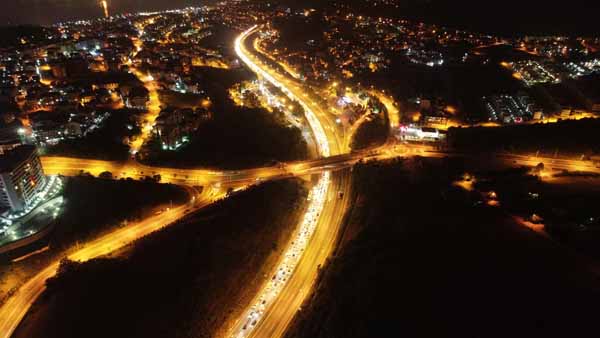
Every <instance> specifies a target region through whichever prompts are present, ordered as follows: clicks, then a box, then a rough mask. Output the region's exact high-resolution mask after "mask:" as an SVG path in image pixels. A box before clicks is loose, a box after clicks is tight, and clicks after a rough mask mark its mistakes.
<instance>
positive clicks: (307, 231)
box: [231, 172, 331, 338]
mask: <svg viewBox="0 0 600 338" xmlns="http://www.w3.org/2000/svg"><path fill="white" fill-rule="evenodd" d="M330 183H331V174H330V173H329V172H325V173H324V174H323V175H322V177H321V179H320V180H319V182H318V183H317V185H315V186H314V187H313V188H312V189H311V191H310V194H309V196H308V199H309V201H310V204H309V205H308V209H307V212H306V213H305V214H304V218H303V219H302V221H301V223H300V226H299V227H298V229H297V230H296V233H295V235H294V238H293V240H292V242H291V243H290V245H289V246H288V248H287V250H286V252H285V253H284V255H283V259H282V260H281V261H280V262H279V264H278V265H277V268H276V270H275V272H274V273H273V274H272V278H271V279H270V280H268V282H267V283H266V285H265V286H264V287H263V289H262V290H261V292H259V293H258V296H257V297H256V298H255V299H254V301H253V302H252V305H251V306H250V308H249V309H248V310H246V311H245V313H244V314H243V316H242V320H240V321H239V322H238V325H237V327H236V328H235V329H234V332H233V334H232V335H231V337H235V338H245V337H247V336H248V335H249V334H250V333H251V332H252V331H253V329H254V327H256V325H257V324H258V322H259V321H260V320H261V319H262V317H263V315H264V314H265V310H266V309H267V308H269V307H270V306H271V305H272V304H273V302H274V301H275V300H276V299H277V297H278V296H279V295H280V294H281V291H282V289H283V288H284V287H285V285H286V283H287V281H288V280H289V279H290V276H291V275H292V273H293V272H294V270H295V269H296V267H297V266H298V263H299V262H300V259H301V258H302V255H303V254H304V252H305V250H306V247H307V245H308V243H309V241H310V239H311V238H312V236H313V235H314V233H315V230H316V228H317V224H318V221H319V217H320V216H321V213H322V212H323V207H324V205H325V201H326V199H327V191H328V189H329V185H330Z"/></svg>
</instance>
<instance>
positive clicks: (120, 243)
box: [0, 189, 225, 338]
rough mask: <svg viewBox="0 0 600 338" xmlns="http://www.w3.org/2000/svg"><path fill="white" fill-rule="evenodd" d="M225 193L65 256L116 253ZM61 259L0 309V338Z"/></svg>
mask: <svg viewBox="0 0 600 338" xmlns="http://www.w3.org/2000/svg"><path fill="white" fill-rule="evenodd" d="M224 197H225V193H224V192H223V191H218V190H213V189H204V190H203V192H202V193H201V194H200V195H197V196H191V200H190V202H189V203H187V204H184V205H181V206H177V207H175V208H172V209H170V210H166V211H164V212H162V213H160V214H158V215H153V216H151V217H148V218H146V219H144V220H142V221H139V222H135V223H130V224H128V225H127V226H125V227H122V228H119V229H116V230H114V231H112V232H110V233H108V234H106V235H104V236H101V237H99V238H97V239H95V240H92V241H90V242H89V243H85V244H83V245H80V246H79V247H77V248H74V249H72V250H71V252H70V253H68V254H67V255H66V257H68V258H69V259H71V260H74V261H82V262H83V261H86V260H90V259H93V258H96V257H100V256H103V255H106V254H109V253H111V252H113V251H115V250H118V249H120V248H123V247H124V246H126V245H128V244H130V243H132V242H134V241H135V240H137V239H140V238H142V237H144V236H147V235H149V234H150V233H152V232H155V231H158V230H160V229H162V228H164V227H166V226H168V225H170V224H173V223H174V222H176V221H178V220H179V219H181V218H182V217H184V216H186V215H189V214H191V213H193V212H195V211H197V210H199V209H201V208H203V207H205V206H207V205H209V204H211V203H213V202H214V201H216V200H218V199H221V198H224ZM59 263H60V259H57V260H56V261H55V262H53V263H51V264H50V265H49V266H48V267H46V268H45V269H43V270H42V271H40V272H39V273H38V274H37V275H35V276H34V277H33V278H31V279H30V280H29V281H27V282H26V283H25V284H24V285H22V286H21V287H20V288H19V290H18V291H17V292H16V293H15V294H14V295H13V296H12V297H11V298H9V299H8V301H7V302H6V303H5V304H4V305H3V306H2V307H1V308H0V338H10V336H11V335H12V333H13V332H14V331H15V329H16V328H17V326H18V325H19V323H20V322H21V320H22V319H23V317H24V316H25V314H26V313H27V311H28V310H29V308H30V307H31V305H32V304H33V302H34V301H35V300H36V299H37V297H39V296H40V295H41V294H42V292H43V291H44V289H45V286H46V280H47V279H48V278H50V277H52V276H54V275H55V274H56V271H57V268H58V266H59Z"/></svg>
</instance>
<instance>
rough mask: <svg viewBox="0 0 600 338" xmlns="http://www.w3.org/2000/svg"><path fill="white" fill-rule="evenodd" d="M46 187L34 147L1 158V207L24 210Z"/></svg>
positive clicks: (29, 146)
mask: <svg viewBox="0 0 600 338" xmlns="http://www.w3.org/2000/svg"><path fill="white" fill-rule="evenodd" d="M45 185H46V177H45V176H44V171H43V169H42V163H41V162H40V158H39V157H38V154H37V149H36V148H35V147H34V146H31V145H22V146H19V147H16V148H14V149H12V150H10V151H8V152H6V153H4V154H3V155H1V156H0V206H2V207H5V208H6V207H7V208H9V209H10V210H11V211H20V210H23V209H25V208H26V207H27V206H29V205H31V204H32V203H33V201H34V199H35V197H36V195H37V194H38V192H40V191H41V190H42V189H43V188H44V186H45Z"/></svg>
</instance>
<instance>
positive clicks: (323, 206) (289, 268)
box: [226, 26, 349, 338]
mask: <svg viewBox="0 0 600 338" xmlns="http://www.w3.org/2000/svg"><path fill="white" fill-rule="evenodd" d="M255 29H256V26H254V27H252V28H250V29H249V30H247V31H245V32H244V33H242V34H241V35H240V36H238V38H237V39H236V40H235V51H236V53H237V55H238V57H239V58H240V59H241V60H242V61H243V62H244V63H245V64H246V65H247V66H248V67H249V68H250V69H251V70H253V71H254V72H255V73H257V74H258V75H260V76H262V77H263V78H264V79H266V80H267V81H269V82H270V83H271V84H272V85H273V86H275V87H277V88H279V89H280V90H281V91H282V92H283V93H285V94H286V95H287V96H288V98H289V99H290V100H292V101H295V102H298V104H300V105H301V106H302V108H304V112H305V115H306V119H307V120H308V122H309V125H310V128H311V130H312V132H313V135H314V137H315V141H316V144H317V150H318V152H319V154H320V155H321V156H323V157H329V156H330V155H331V150H330V147H329V139H328V138H327V136H326V134H325V130H324V129H323V126H322V125H321V122H320V120H319V119H318V118H317V116H316V114H315V113H314V112H313V110H312V109H311V108H310V107H309V106H308V105H307V104H306V103H305V102H304V101H303V100H302V99H300V98H299V97H298V96H296V95H295V94H294V93H293V92H292V91H290V90H289V89H288V88H287V87H286V86H285V85H283V84H282V83H281V82H279V81H277V80H276V79H275V78H274V77H273V76H271V74H269V73H268V72H267V71H265V70H263V69H262V68H260V67H259V66H257V65H256V64H255V63H254V62H253V61H252V60H251V59H250V58H249V57H248V56H247V55H246V54H245V51H244V48H243V46H242V45H243V42H244V41H245V39H246V38H247V37H248V36H249V35H250V34H252V32H253V31H254V30H255ZM333 141H334V142H335V140H333ZM333 144H335V143H333ZM331 183H332V178H331V173H330V172H329V171H325V172H323V173H322V174H321V177H320V179H319V181H318V183H317V184H316V185H315V186H314V187H313V188H312V189H311V192H310V194H309V200H310V202H309V205H308V209H307V211H306V213H305V215H304V217H303V219H302V221H301V222H300V224H299V226H298V227H297V228H296V231H295V235H294V237H293V240H292V241H291V242H290V243H289V245H288V246H287V247H286V249H285V250H284V254H283V256H282V257H281V258H280V261H279V262H278V263H277V265H276V268H275V271H274V272H273V273H272V274H271V276H272V277H271V279H269V280H267V281H266V282H265V284H264V285H263V286H262V288H261V289H260V291H259V292H258V293H257V295H256V296H255V298H254V300H253V301H252V302H251V304H250V305H249V307H248V308H247V309H246V310H244V311H243V312H242V315H241V317H240V318H239V319H237V320H236V321H235V323H234V325H233V326H232V327H230V328H228V330H227V332H226V336H228V337H231V338H245V337H250V336H259V337H276V335H273V334H272V332H273V330H277V331H278V332H279V333H280V334H282V333H283V330H285V328H286V327H287V324H288V323H289V321H290V320H291V318H293V315H294V313H295V308H296V304H297V303H298V302H302V301H303V300H304V299H305V297H306V295H307V292H308V290H309V289H310V288H312V284H313V282H314V279H315V278H316V270H317V269H316V266H314V265H313V263H314V262H315V261H316V262H320V261H321V260H324V259H325V258H326V257H327V256H328V255H329V252H330V250H331V248H332V245H331V240H332V238H335V236H327V238H323V236H322V234H323V233H326V231H327V230H331V231H332V232H333V233H334V235H335V234H336V233H337V228H338V227H339V224H340V223H341V222H335V221H333V222H332V220H333V218H329V217H324V216H323V215H324V214H325V212H326V210H327V211H329V212H330V214H338V215H339V214H340V212H336V211H339V210H338V209H337V208H335V206H336V205H337V201H335V202H334V203H328V202H329V201H331V200H332V197H331V191H330V190H331V186H332V184H331ZM348 187H349V186H348ZM316 232H318V233H319V234H321V235H320V236H316V234H315V233H316ZM313 237H315V238H313ZM298 288H299V289H300V290H298ZM301 290H304V292H300V291H301ZM284 291H285V295H284ZM290 295H291V296H292V297H290ZM282 302H283V303H285V304H281V303H282ZM281 309H285V310H288V311H289V310H292V312H287V313H285V312H283V313H282V312H280V311H279V310H281ZM266 319H270V320H269V321H267V320H266ZM259 327H260V329H258V328H259ZM261 330H262V331H261Z"/></svg>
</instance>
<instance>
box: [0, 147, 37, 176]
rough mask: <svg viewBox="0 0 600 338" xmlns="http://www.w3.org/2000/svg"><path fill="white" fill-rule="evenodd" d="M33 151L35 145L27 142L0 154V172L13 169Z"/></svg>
mask: <svg viewBox="0 0 600 338" xmlns="http://www.w3.org/2000/svg"><path fill="white" fill-rule="evenodd" d="M35 151H37V150H36V147H35V146H32V145H29V144H27V145H22V146H18V147H16V148H14V149H12V150H10V151H7V152H6V153H4V154H2V155H0V173H4V172H10V171H12V170H14V169H15V168H16V167H17V166H18V165H19V164H20V163H21V162H22V161H24V160H26V159H27V158H28V157H29V156H31V154H32V153H34V152H35Z"/></svg>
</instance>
